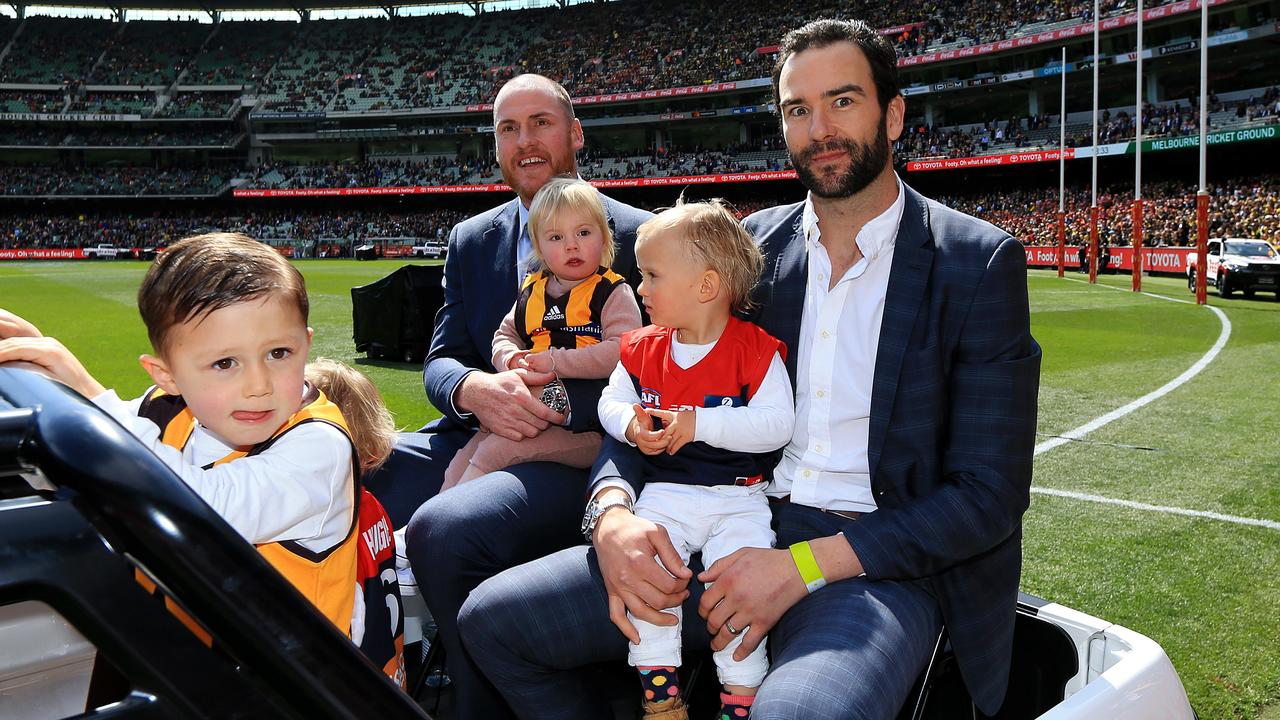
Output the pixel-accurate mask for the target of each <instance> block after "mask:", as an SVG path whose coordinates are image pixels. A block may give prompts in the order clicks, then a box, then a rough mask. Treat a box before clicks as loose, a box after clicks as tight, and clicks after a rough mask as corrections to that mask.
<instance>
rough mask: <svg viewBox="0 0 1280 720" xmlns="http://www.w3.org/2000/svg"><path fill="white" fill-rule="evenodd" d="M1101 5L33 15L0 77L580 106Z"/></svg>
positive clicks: (958, 43) (815, 4)
mask: <svg viewBox="0 0 1280 720" xmlns="http://www.w3.org/2000/svg"><path fill="white" fill-rule="evenodd" d="M1168 1H1171V0H1168ZM1160 4H1164V0H1156V1H1155V2H1152V3H1150V6H1152V7H1154V6H1155V5H1160ZM1092 8H1093V6H1092V3H1089V2H1087V0H1003V2H999V3H991V2H986V1H985V0H927V1H926V2H923V3H905V4H903V3H897V4H895V3H881V4H879V5H876V4H870V5H868V4H858V5H854V6H851V5H849V4H848V3H847V2H843V1H842V0H740V2H735V3H689V2H685V0H654V1H651V2H644V1H642V0H618V1H617V2H608V3H582V4H578V5H571V6H568V7H565V8H558V9H551V8H534V9H524V10H510V11H502V12H491V13H486V14H483V15H481V16H480V17H479V18H478V19H477V18H469V17H463V16H460V15H446V16H433V17H430V18H393V19H391V20H385V19H359V20H334V21H311V22H309V23H304V24H301V25H298V24H290V23H278V22H269V23H227V24H224V25H222V26H219V27H218V28H216V29H214V30H210V29H209V26H207V25H199V24H197V23H194V22H153V21H137V22H131V23H127V24H126V27H125V31H124V32H116V31H115V27H113V25H112V23H110V22H109V21H103V20H92V21H82V20H69V19H53V18H33V20H39V22H38V23H36V25H35V27H34V29H32V28H28V29H27V30H24V32H23V33H22V34H21V35H20V36H19V37H18V38H17V40H16V41H15V44H14V47H13V49H12V51H11V53H10V56H11V57H10V58H7V59H6V62H5V63H3V64H0V82H2V81H6V80H7V81H28V82H49V81H55V80H56V81H67V82H71V81H77V80H82V79H85V78H86V77H88V79H90V80H91V81H92V82H95V83H108V84H130V85H138V84H155V83H167V82H169V81H171V80H172V79H174V78H176V77H177V76H178V75H179V73H181V72H182V71H183V70H184V69H185V70H186V72H187V75H186V77H185V78H184V80H183V82H184V83H185V84H187V85H191V84H199V83H213V84H224V83H230V84H254V85H257V90H258V92H259V94H260V95H261V96H265V97H266V98H268V100H267V106H268V107H270V108H274V109H276V110H280V111H315V110H322V109H325V108H326V107H328V108H330V109H337V110H342V109H383V108H397V107H411V106H438V105H457V104H470V103H475V102H486V101H489V100H491V99H492V98H493V95H494V94H495V93H496V90H497V88H498V87H499V86H500V85H501V83H502V82H503V81H504V80H505V79H506V78H507V77H509V76H510V75H511V74H513V73H515V72H524V71H532V72H540V73H543V74H545V75H548V76H549V77H553V78H555V79H557V80H559V81H560V82H562V83H563V84H564V85H565V86H566V87H567V88H568V89H569V90H570V92H571V93H573V94H574V95H592V94H599V93H610V92H620V91H631V90H639V89H648V88H665V87H679V86H687V85H700V84H704V83H710V82H722V81H733V80H743V79H748V78H758V77H765V76H767V75H768V74H769V70H770V67H771V65H772V62H773V53H772V48H773V47H775V46H776V45H777V43H778V41H779V40H780V36H779V32H780V29H781V28H790V27H797V26H799V25H801V24H803V23H804V22H807V21H809V20H812V19H814V18H818V17H857V18H860V19H863V20H866V21H867V22H868V23H870V24H871V25H873V26H875V27H878V28H882V29H890V28H893V29H894V30H895V31H894V32H893V33H892V35H891V40H892V41H893V42H894V43H895V44H896V46H897V47H898V51H899V54H900V55H903V56H909V55H913V54H918V53H921V52H925V51H929V50H936V49H939V48H942V47H963V46H969V45H974V44H978V43H982V42H990V41H996V40H1003V39H1006V38H1009V37H1014V36H1017V35H1020V34H1025V33H1030V32H1035V31H1038V30H1041V29H1043V28H1044V27H1047V26H1051V25H1056V24H1060V23H1066V22H1087V21H1089V20H1090V19H1091V17H1092ZM1131 11H1132V6H1131V3H1129V2H1127V0H1106V1H1105V2H1103V3H1102V13H1103V15H1113V14H1117V13H1122V12H1131ZM241 26H243V27H241ZM210 33H212V37H210ZM68 38H75V40H74V41H71V42H68ZM206 41H207V46H206V47H204V48H202V47H201V46H202V44H204V43H206ZM99 57H101V58H102V60H101V62H98V63H97V67H96V69H95V70H94V71H93V73H92V76H91V77H90V76H89V69H90V68H91V67H94V65H95V62H97V60H98V58H99Z"/></svg>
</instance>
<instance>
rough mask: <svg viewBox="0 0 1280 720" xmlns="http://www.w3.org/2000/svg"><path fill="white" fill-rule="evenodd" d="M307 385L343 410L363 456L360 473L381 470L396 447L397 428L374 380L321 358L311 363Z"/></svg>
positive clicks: (361, 457)
mask: <svg viewBox="0 0 1280 720" xmlns="http://www.w3.org/2000/svg"><path fill="white" fill-rule="evenodd" d="M307 382H309V383H311V385H312V386H313V387H315V388H318V389H319V390H321V391H323V392H324V394H325V395H327V396H328V397H329V400H330V402H332V403H333V404H334V405H337V406H338V408H339V409H340V410H342V417H343V418H344V419H346V421H347V430H348V431H350V433H351V442H352V443H354V444H355V446H356V454H357V455H359V457H360V472H362V473H371V472H373V471H374V470H377V469H378V468H379V467H381V466H382V463H384V462H386V461H387V458H388V457H389V456H390V455H391V448H392V446H393V445H395V442H396V425H395V421H394V420H393V419H392V418H391V413H390V412H389V411H388V410H387V406H386V405H385V404H384V403H383V402H382V395H380V394H379V393H378V388H376V387H374V385H373V381H371V380H369V378H368V376H366V375H365V374H364V373H362V372H360V371H359V370H356V369H355V368H353V367H351V366H349V365H347V364H345V363H340V362H337V361H334V360H329V359H328V358H317V359H316V360H315V361H314V362H309V363H307Z"/></svg>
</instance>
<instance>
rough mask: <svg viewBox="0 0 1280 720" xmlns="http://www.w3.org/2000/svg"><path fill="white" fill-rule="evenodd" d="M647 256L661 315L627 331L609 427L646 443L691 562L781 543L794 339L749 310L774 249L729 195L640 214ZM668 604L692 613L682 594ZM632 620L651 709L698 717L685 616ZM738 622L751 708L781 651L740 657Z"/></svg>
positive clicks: (729, 684) (651, 510) (720, 663)
mask: <svg viewBox="0 0 1280 720" xmlns="http://www.w3.org/2000/svg"><path fill="white" fill-rule="evenodd" d="M636 263H637V266H638V267H639V268H640V272H641V283H640V287H639V289H638V291H639V294H640V298H641V301H642V302H643V303H644V307H645V309H646V310H647V311H648V313H649V317H650V318H652V320H653V323H654V324H652V325H650V326H648V327H645V328H642V329H640V330H636V331H634V332H630V333H627V334H626V335H625V336H623V338H622V346H621V356H620V362H619V363H618V366H617V368H616V369H615V370H614V372H613V374H612V376H611V377H610V380H609V386H608V387H607V388H606V389H605V391H604V393H603V394H602V395H601V397H600V407H599V411H600V422H601V425H602V426H603V427H604V428H605V430H606V431H607V432H608V433H609V434H610V435H612V436H614V437H615V438H617V439H618V440H619V441H620V442H626V443H629V444H631V445H633V446H635V447H636V448H637V449H638V450H639V451H640V452H641V453H642V454H643V457H644V460H645V462H644V463H643V464H642V467H643V474H644V478H643V480H644V481H645V482H644V485H643V490H642V491H641V493H640V497H639V499H638V500H637V501H636V502H635V507H634V512H635V514H636V515H638V516H640V517H643V518H646V519H648V520H651V521H653V522H654V523H656V524H658V525H661V526H662V527H663V528H665V529H666V531H667V534H668V536H669V537H670V539H671V542H672V545H674V546H675V549H676V551H677V552H679V553H680V557H681V559H682V560H683V561H684V562H685V563H686V564H687V563H688V562H689V556H690V555H691V554H692V553H694V552H699V551H700V552H701V553H702V561H703V564H704V566H706V567H710V566H711V565H713V564H714V563H715V562H716V561H717V560H719V559H720V558H723V557H725V556H727V555H729V554H730V553H732V552H734V551H736V550H738V549H740V548H744V547H758V548H769V547H772V546H773V542H774V534H773V530H772V529H771V528H770V523H771V521H772V514H771V513H770V511H769V503H768V500H767V498H766V496H765V494H764V489H765V487H766V485H767V484H768V481H769V478H770V476H771V475H772V472H773V467H774V465H775V464H776V462H777V459H778V454H777V452H776V451H778V450H779V449H781V448H782V447H783V446H785V445H786V444H787V442H788V441H789V440H790V439H791V434H792V427H793V426H794V424H795V406H794V402H795V399H794V397H793V395H792V391H791V382H790V379H789V378H788V376H787V370H786V366H785V365H784V363H783V360H784V356H785V353H786V348H785V347H783V345H782V343H781V342H780V341H778V340H777V339H775V338H773V337H772V336H770V335H769V334H768V333H766V332H765V331H764V330H762V329H760V328H759V327H758V326H756V325H754V324H752V323H749V322H746V321H744V320H740V319H738V317H736V316H735V313H739V314H740V313H742V312H744V311H745V310H747V309H748V308H749V306H750V299H749V298H750V293H751V289H752V288H753V287H754V285H755V283H756V281H757V280H758V279H759V276H760V272H761V268H762V265H763V260H762V258H761V255H760V251H759V249H758V248H757V247H756V244H755V242H754V241H753V240H752V238H751V236H750V235H749V234H748V233H747V231H746V230H744V229H743V227H742V225H741V224H740V223H739V222H738V221H737V219H736V218H734V216H733V215H732V213H731V212H730V211H729V210H728V209H727V208H726V207H725V206H724V205H723V204H722V203H720V202H719V201H712V202H704V203H684V202H681V203H679V204H677V205H676V206H675V207H674V208H671V209H669V210H667V211H665V212H662V213H659V214H658V215H656V216H654V217H653V218H652V219H650V220H649V221H647V222H645V223H644V224H643V225H641V226H640V228H639V230H638V231H637V240H636ZM637 479H639V478H637ZM628 492H630V491H629V490H628ZM666 611H667V612H670V613H672V614H673V615H675V616H676V618H677V620H680V619H681V613H680V607H679V606H676V607H674V608H670V609H668V610H666ZM629 619H630V620H631V622H632V624H633V625H634V626H635V628H636V630H637V632H638V637H639V642H633V644H632V645H631V646H630V653H629V657H628V660H629V662H630V663H631V664H632V665H633V666H635V667H636V669H637V670H638V671H639V673H640V682H641V685H642V687H643V691H644V712H645V717H647V718H655V719H657V718H660V719H662V720H677V719H683V718H687V710H686V707H685V705H684V702H683V700H682V699H681V697H680V690H679V684H678V678H677V676H676V669H677V668H678V667H679V665H680V625H679V624H677V625H675V626H672V627H663V626H658V625H652V624H649V623H646V622H643V621H641V620H639V619H637V618H635V617H634V616H630V618H629ZM730 620H732V618H730ZM728 627H729V632H730V633H731V634H733V635H735V636H736V637H735V638H734V640H733V642H731V643H729V645H728V646H727V647H725V648H724V649H723V650H720V651H719V652H716V653H715V655H714V657H715V662H716V670H717V673H718V676H719V679H720V682H721V684H722V685H723V686H724V693H723V694H722V695H721V704H722V708H723V712H722V714H723V715H725V716H727V717H730V718H745V717H748V715H749V714H750V707H751V704H752V701H753V699H754V696H755V693H756V689H757V688H758V687H759V686H760V683H761V682H762V681H763V679H764V676H765V673H766V671H767V670H768V659H767V657H766V655H765V643H764V642H763V641H762V642H761V643H760V645H759V646H758V647H757V648H756V650H755V651H754V652H752V653H751V654H750V655H749V656H747V658H746V659H745V660H743V661H741V662H737V661H735V660H734V659H733V653H734V651H735V650H736V649H737V647H738V646H739V645H740V644H741V642H742V637H741V635H739V633H740V632H741V631H742V629H743V628H740V627H733V626H732V625H729V626H728Z"/></svg>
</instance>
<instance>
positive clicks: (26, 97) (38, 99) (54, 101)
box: [0, 90, 67, 113]
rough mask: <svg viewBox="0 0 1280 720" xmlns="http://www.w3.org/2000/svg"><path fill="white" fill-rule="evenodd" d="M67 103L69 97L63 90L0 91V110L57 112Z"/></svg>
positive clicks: (10, 111) (12, 111)
mask: <svg viewBox="0 0 1280 720" xmlns="http://www.w3.org/2000/svg"><path fill="white" fill-rule="evenodd" d="M66 103H67V97H66V95H64V94H63V93H61V92H32V91H30V90H5V91H0V112H9V113H57V112H62V106H63V105H66Z"/></svg>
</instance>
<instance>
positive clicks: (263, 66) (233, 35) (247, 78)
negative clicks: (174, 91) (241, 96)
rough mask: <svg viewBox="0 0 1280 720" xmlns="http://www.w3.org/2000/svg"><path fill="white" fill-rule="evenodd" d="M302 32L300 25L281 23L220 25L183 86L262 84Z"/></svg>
mask: <svg viewBox="0 0 1280 720" xmlns="http://www.w3.org/2000/svg"><path fill="white" fill-rule="evenodd" d="M299 30H300V25H299V23H292V22H282V21H268V20H261V21H246V22H222V23H218V25H217V26H215V27H214V29H213V30H212V31H211V33H210V36H209V37H208V38H206V39H205V41H204V46H203V47H202V48H201V49H200V50H199V53H198V54H197V55H196V56H195V58H194V59H193V60H192V61H191V63H190V64H189V65H188V66H187V69H186V72H185V73H184V74H183V75H182V76H181V78H180V82H181V83H182V84H183V85H188V86H191V85H220V86H234V87H245V86H248V85H253V84H255V83H258V82H261V81H262V80H263V79H264V78H265V77H266V76H267V73H268V72H269V71H270V70H271V66H272V65H274V64H275V62H276V60H277V59H279V58H280V57H281V56H282V55H283V54H284V52H285V49H286V48H287V47H288V46H289V42H290V41H291V40H292V39H293V36H294V35H296V34H297V33H298V31H299Z"/></svg>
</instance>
